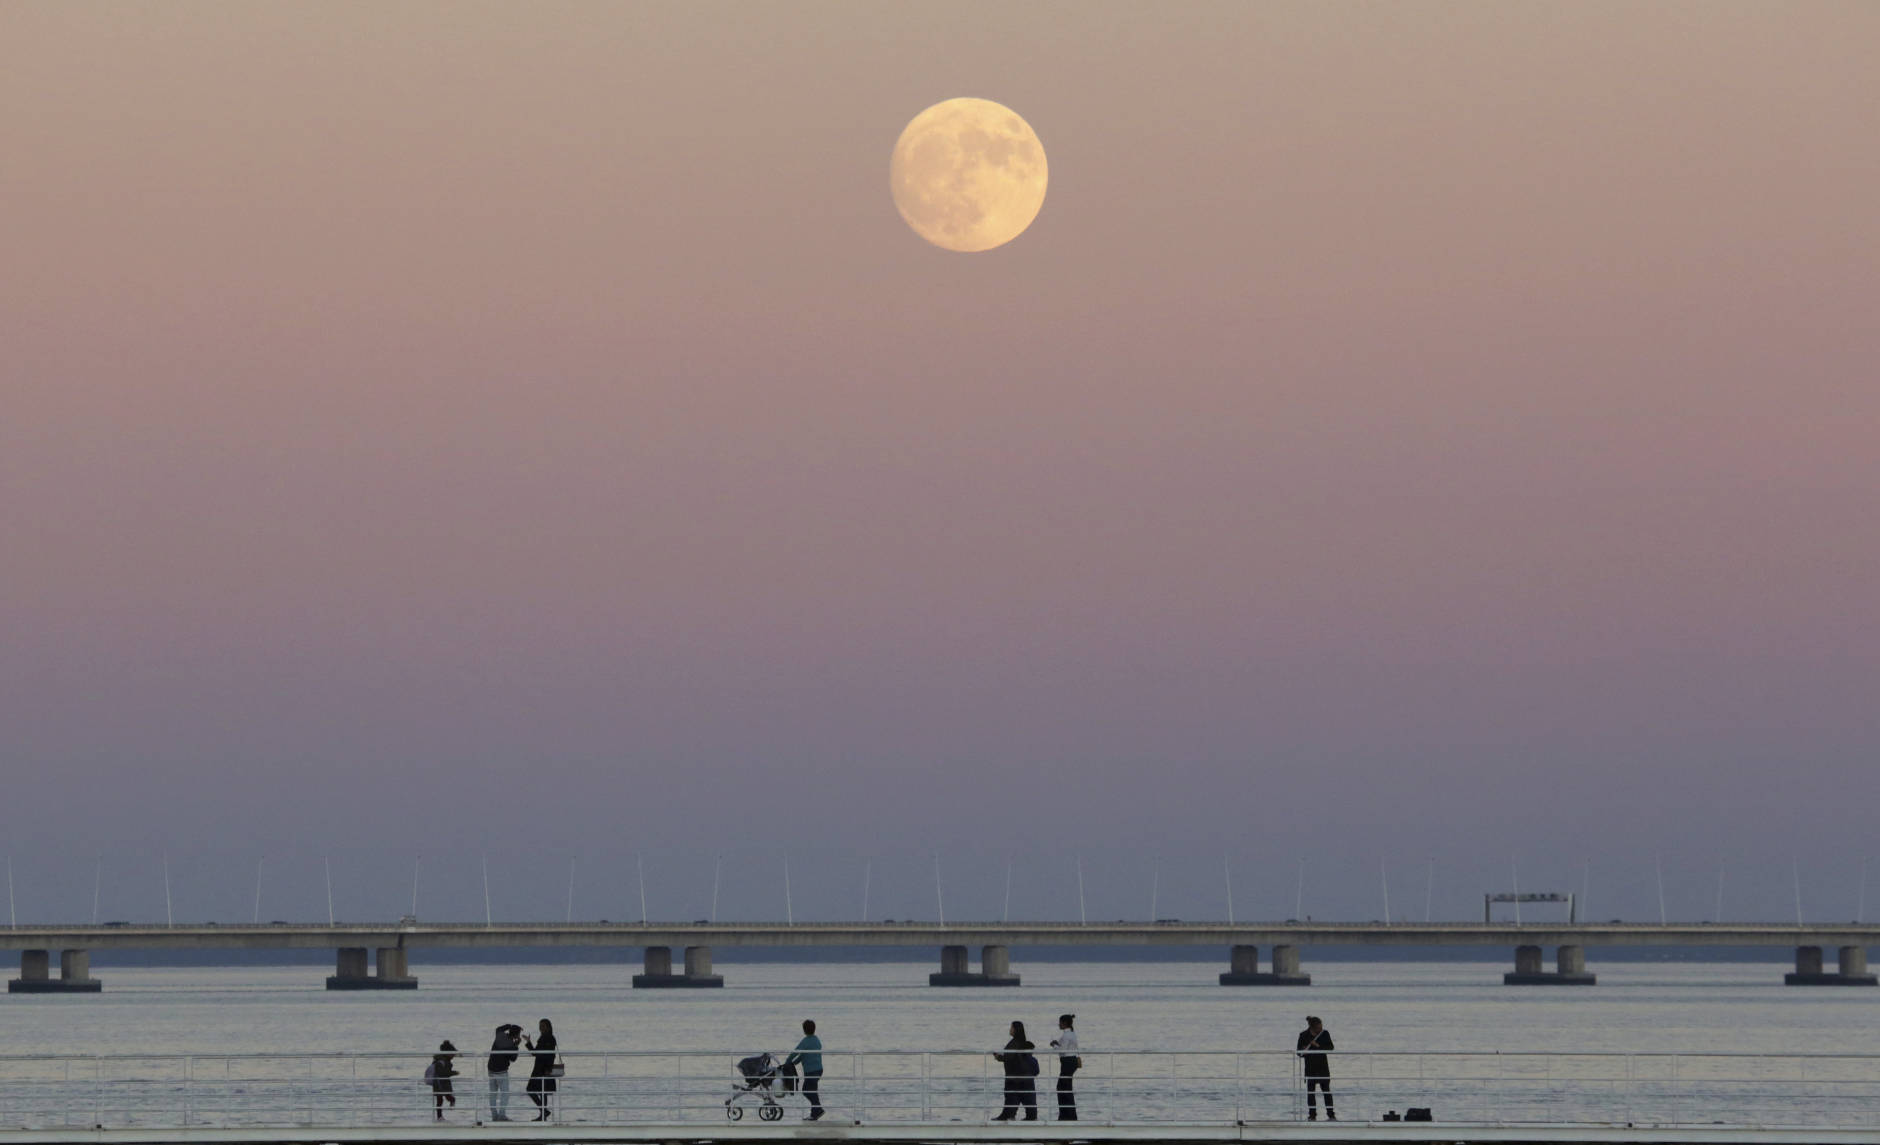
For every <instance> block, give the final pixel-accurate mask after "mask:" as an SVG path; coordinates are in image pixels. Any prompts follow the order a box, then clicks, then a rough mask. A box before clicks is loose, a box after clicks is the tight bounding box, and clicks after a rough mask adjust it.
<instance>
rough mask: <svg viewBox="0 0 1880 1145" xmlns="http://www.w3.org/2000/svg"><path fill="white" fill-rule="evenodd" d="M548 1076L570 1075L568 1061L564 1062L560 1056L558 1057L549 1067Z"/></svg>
mask: <svg viewBox="0 0 1880 1145" xmlns="http://www.w3.org/2000/svg"><path fill="white" fill-rule="evenodd" d="M548 1076H549V1077H567V1076H568V1066H567V1063H565V1062H563V1061H562V1060H561V1059H560V1058H556V1059H555V1064H554V1065H552V1066H549V1067H548Z"/></svg>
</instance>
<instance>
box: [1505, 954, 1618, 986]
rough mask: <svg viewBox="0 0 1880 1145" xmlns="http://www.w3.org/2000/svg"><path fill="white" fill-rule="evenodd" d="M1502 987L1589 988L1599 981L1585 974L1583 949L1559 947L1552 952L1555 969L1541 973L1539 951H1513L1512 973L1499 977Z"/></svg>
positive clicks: (1595, 977) (1542, 970) (1591, 975)
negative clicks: (1553, 953)
mask: <svg viewBox="0 0 1880 1145" xmlns="http://www.w3.org/2000/svg"><path fill="white" fill-rule="evenodd" d="M1501 981H1502V985H1504V986H1591V985H1593V984H1594V983H1595V982H1597V981H1598V977H1597V976H1596V975H1593V974H1589V973H1587V971H1586V948H1585V947H1583V946H1562V947H1561V948H1560V949H1559V950H1558V951H1556V952H1555V956H1554V969H1553V970H1551V971H1550V970H1544V969H1542V963H1541V948H1540V947H1538V946H1517V947H1515V948H1514V971H1513V973H1509V974H1503V975H1502V976H1501Z"/></svg>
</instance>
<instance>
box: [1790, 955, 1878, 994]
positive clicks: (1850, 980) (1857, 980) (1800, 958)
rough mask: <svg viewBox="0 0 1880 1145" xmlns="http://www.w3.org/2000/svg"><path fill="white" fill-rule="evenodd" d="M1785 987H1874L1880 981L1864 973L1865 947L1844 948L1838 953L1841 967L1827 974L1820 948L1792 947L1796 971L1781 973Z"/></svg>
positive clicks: (1865, 964) (1865, 968) (1865, 961)
mask: <svg viewBox="0 0 1880 1145" xmlns="http://www.w3.org/2000/svg"><path fill="white" fill-rule="evenodd" d="M1782 983H1783V985H1785V986H1873V985H1876V984H1880V978H1876V977H1875V976H1874V975H1872V974H1869V973H1867V948H1866V947H1864V946H1843V947H1841V950H1840V965H1839V966H1838V967H1837V968H1836V970H1834V971H1827V970H1825V969H1824V968H1823V967H1822V964H1821V947H1819V946H1798V947H1796V948H1795V972H1794V973H1793V974H1784V975H1783V976H1782Z"/></svg>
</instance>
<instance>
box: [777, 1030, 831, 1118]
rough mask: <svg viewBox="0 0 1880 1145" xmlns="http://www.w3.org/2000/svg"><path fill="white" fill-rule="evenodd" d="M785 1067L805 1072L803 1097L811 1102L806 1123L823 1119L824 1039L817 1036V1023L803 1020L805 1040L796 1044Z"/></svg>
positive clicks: (784, 1060)
mask: <svg viewBox="0 0 1880 1145" xmlns="http://www.w3.org/2000/svg"><path fill="white" fill-rule="evenodd" d="M783 1064H784V1067H785V1068H786V1069H787V1068H789V1067H791V1066H795V1067H796V1068H798V1069H800V1070H802V1071H803V1096H804V1097H805V1098H806V1099H808V1101H809V1113H808V1114H806V1115H805V1116H804V1118H803V1120H805V1121H819V1120H821V1119H822V1115H823V1106H822V1072H823V1063H822V1039H821V1038H819V1037H817V1036H816V1023H815V1022H812V1021H810V1020H809V1019H807V1018H805V1019H804V1020H803V1040H802V1041H800V1042H798V1043H796V1049H794V1050H792V1051H791V1053H790V1056H789V1057H787V1058H784V1059H783Z"/></svg>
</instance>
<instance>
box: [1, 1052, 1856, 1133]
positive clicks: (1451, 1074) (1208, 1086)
mask: <svg viewBox="0 0 1880 1145" xmlns="http://www.w3.org/2000/svg"><path fill="white" fill-rule="evenodd" d="M743 1056H748V1054H745V1053H731V1052H726V1053H690V1052H688V1053H640V1052H632V1053H627V1052H622V1053H608V1052H570V1053H567V1054H564V1055H563V1060H564V1062H565V1064H566V1069H567V1075H566V1076H565V1077H563V1078H561V1079H559V1082H558V1089H559V1092H557V1093H555V1094H554V1095H553V1097H552V1098H551V1101H552V1109H553V1111H554V1117H555V1120H556V1121H557V1122H561V1123H565V1124H586V1125H597V1126H605V1125H634V1124H723V1123H724V1122H725V1121H726V1120H727V1118H728V1117H730V1116H732V1112H731V1111H733V1110H735V1111H737V1113H738V1115H739V1116H740V1117H743V1118H751V1119H759V1118H761V1119H764V1120H769V1119H770V1116H771V1115H770V1114H768V1113H766V1112H763V1111H764V1110H765V1107H766V1106H767V1105H768V1104H769V1102H767V1101H766V1100H765V1098H766V1096H768V1098H769V1099H770V1101H772V1102H775V1103H776V1104H777V1107H778V1109H779V1110H781V1112H780V1113H779V1114H778V1115H777V1116H778V1118H779V1119H782V1118H788V1119H790V1120H796V1119H800V1118H801V1117H802V1116H803V1115H804V1113H805V1112H806V1111H807V1108H808V1107H807V1105H806V1104H805V1103H804V1100H803V1098H802V1097H801V1096H800V1095H798V1094H786V1093H785V1092H784V1090H783V1086H782V1083H781V1079H779V1080H778V1081H777V1082H774V1083H773V1084H772V1085H770V1086H769V1087H763V1086H759V1087H758V1088H757V1089H756V1090H752V1091H746V1090H745V1083H744V1080H743V1079H742V1078H740V1077H739V1075H738V1072H737V1069H736V1062H737V1060H738V1059H739V1058H740V1057H743ZM483 1057H484V1055H483V1054H481V1053H468V1052H466V1053H464V1054H463V1055H462V1056H460V1057H459V1058H458V1059H457V1064H458V1068H459V1069H460V1070H461V1071H462V1072H461V1073H460V1075H459V1076H458V1077H456V1078H455V1079H454V1084H453V1088H454V1090H455V1096H456V1099H457V1103H456V1105H455V1106H454V1107H450V1106H447V1107H446V1108H445V1111H444V1113H445V1119H446V1121H447V1122H450V1123H454V1124H471V1123H475V1122H480V1121H488V1120H489V1119H490V1113H491V1111H490V1098H491V1094H490V1090H489V1087H488V1085H487V1081H486V1078H485V1075H484V1072H483V1068H482V1066H483ZM823 1058H824V1065H825V1071H826V1072H825V1074H824V1076H823V1080H822V1100H823V1102H824V1104H825V1105H826V1106H827V1107H828V1110H829V1113H828V1116H829V1118H830V1119H831V1120H833V1121H836V1122H854V1123H861V1124H867V1125H893V1124H905V1125H923V1124H925V1125H942V1124H959V1123H972V1124H977V1123H981V1122H984V1121H986V1120H987V1119H988V1118H989V1117H991V1116H992V1115H994V1114H996V1113H997V1112H999V1110H1000V1108H1001V1106H1002V1104H1003V1101H1004V1096H1003V1088H1004V1078H1003V1076H1002V1071H1001V1069H1000V1067H999V1065H998V1064H997V1063H996V1062H994V1061H993V1060H992V1059H991V1057H990V1056H989V1054H987V1053H984V1052H980V1051H948V1052H904V1053H856V1054H844V1053H835V1052H827V1051H825V1053H824V1054H823ZM1038 1059H1039V1064H1040V1066H1041V1073H1040V1076H1038V1077H1037V1078H1036V1090H1037V1103H1038V1108H1039V1115H1040V1116H1041V1117H1043V1118H1047V1119H1049V1118H1053V1117H1055V1114H1056V1105H1057V1094H1056V1092H1055V1091H1056V1085H1057V1072H1058V1064H1057V1058H1056V1055H1055V1054H1051V1053H1048V1052H1047V1053H1041V1054H1039V1055H1038ZM429 1061H430V1055H429V1054H424V1053H418V1054H278V1055H272V1054H270V1055H229V1056H218V1055H211V1054H192V1055H174V1056H60V1055H33V1056H23V1055H10V1056H0V1130H7V1129H61V1128H85V1129H89V1128H92V1127H102V1128H106V1129H112V1128H190V1127H212V1126H220V1127H237V1128H263V1127H300V1126H322V1127H363V1126H398V1125H411V1126H419V1125H426V1124H429V1123H430V1122H431V1121H432V1118H433V1099H432V1092H431V1088H430V1086H429V1085H427V1084H426V1083H425V1082H424V1080H423V1072H424V1068H425V1066H426V1065H427V1064H428V1063H429ZM1083 1061H1084V1068H1083V1069H1082V1070H1081V1071H1079V1072H1078V1073H1077V1074H1076V1075H1075V1077H1074V1082H1073V1084H1074V1087H1075V1092H1076V1102H1077V1109H1078V1112H1079V1115H1080V1118H1081V1120H1083V1121H1085V1122H1092V1123H1096V1124H1103V1125H1154V1124H1170V1125H1173V1124H1182V1125H1227V1126H1231V1125H1235V1124H1241V1123H1244V1124H1257V1123H1272V1122H1289V1121H1295V1120H1299V1119H1301V1118H1303V1117H1304V1116H1305V1102H1304V1091H1303V1086H1302V1079H1301V1078H1300V1076H1299V1061H1298V1058H1297V1057H1296V1056H1295V1055H1293V1054H1291V1053H1285V1052H1277V1053H1233V1052H1225V1051H1223V1052H1208V1051H1191V1050H1181V1051H1130V1052H1120V1051H1119V1052H1092V1053H1086V1054H1084V1055H1083ZM528 1065H529V1059H528V1057H527V1056H524V1057H523V1058H522V1059H521V1060H520V1061H519V1062H518V1063H517V1067H518V1068H517V1071H516V1073H515V1074H514V1076H513V1078H512V1080H511V1094H510V1100H509V1114H510V1116H511V1117H512V1118H514V1119H518V1120H526V1119H528V1118H530V1117H532V1116H533V1115H534V1114H535V1111H536V1107H535V1105H533V1104H532V1103H531V1101H530V1100H529V1098H528V1096H527V1094H526V1093H525V1089H526V1086H527V1084H528V1078H527V1076H526V1075H527V1068H528ZM1332 1070H1333V1074H1334V1077H1333V1080H1332V1091H1333V1095H1334V1097H1335V1100H1336V1108H1337V1112H1338V1116H1339V1119H1340V1120H1343V1121H1376V1120H1379V1119H1381V1118H1383V1117H1384V1115H1385V1114H1386V1112H1387V1111H1395V1112H1398V1113H1402V1112H1403V1111H1405V1110H1406V1109H1409V1108H1412V1107H1427V1108H1429V1109H1430V1110H1432V1113H1433V1116H1434V1118H1435V1119H1436V1120H1437V1121H1440V1122H1445V1123H1449V1124H1475V1125H1505V1126H1515V1125H1527V1124H1546V1125H1587V1126H1602V1125H1626V1124H1632V1125H1636V1126H1640V1127H1644V1126H1663V1127H1675V1126H1694V1125H1706V1126H1714V1125H1720V1124H1721V1125H1729V1126H1740V1127H1750V1128H1755V1127H1781V1128H1784V1129H1788V1130H1793V1129H1795V1128H1797V1127H1807V1126H1819V1127H1823V1128H1829V1127H1838V1128H1868V1129H1870V1128H1874V1127H1876V1126H1880V1056H1857V1055H1782V1056H1770V1055H1751V1054H1708V1053H1706V1054H1606V1053H1516V1054H1498V1053H1337V1054H1334V1055H1332ZM734 1098H735V1100H733V1099H734ZM727 1102H732V1104H731V1105H730V1107H729V1110H728V1108H727Z"/></svg>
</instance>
